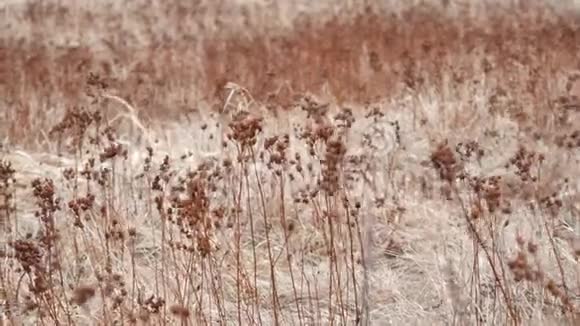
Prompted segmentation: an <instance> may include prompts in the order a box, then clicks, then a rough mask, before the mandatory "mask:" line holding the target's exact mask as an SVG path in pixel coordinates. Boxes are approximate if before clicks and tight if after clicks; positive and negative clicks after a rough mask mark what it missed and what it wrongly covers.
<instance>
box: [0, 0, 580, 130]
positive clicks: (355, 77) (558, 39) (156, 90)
mask: <svg viewBox="0 0 580 326" xmlns="http://www.w3.org/2000/svg"><path fill="white" fill-rule="evenodd" d="M526 5H527V6H526V7H523V6H522V7H521V8H513V11H512V12H510V14H509V15H506V14H504V13H494V10H493V9H488V12H487V13H485V18H478V17H470V16H469V15H468V14H467V13H465V15H463V14H462V15H461V16H459V17H450V16H449V14H445V13H443V12H441V8H434V7H431V6H427V5H425V6H423V7H414V8H412V9H410V10H408V11H405V12H403V13H402V14H401V15H400V17H398V16H395V15H390V14H386V13H379V11H375V12H372V11H370V10H368V11H363V12H361V13H359V14H355V15H350V16H352V17H349V16H347V15H346V14H340V15H338V16H336V17H334V18H330V19H327V20H325V21H323V20H322V19H319V18H317V17H309V16H305V17H303V18H301V19H299V20H298V21H296V23H295V28H294V29H293V30H282V29H279V30H271V29H267V30H258V29H253V30H250V31H249V32H248V30H246V29H245V32H244V33H243V34H242V33H239V32H231V30H235V31H239V30H240V29H239V26H238V27H237V28H225V29H222V30H221V31H218V32H206V33H205V34H204V35H203V36H202V37H203V39H202V38H201V36H200V37H199V38H197V39H194V38H192V37H191V36H189V34H188V33H186V32H185V31H183V32H184V33H183V35H181V36H180V35H179V34H177V35H171V36H168V37H166V38H165V40H164V41H163V42H160V41H159V37H158V35H155V34H154V33H153V32H151V35H147V37H148V38H150V41H149V42H148V44H149V45H147V46H128V45H127V44H124V43H126V42H127V41H126V40H125V41H122V40H118V41H110V40H106V41H103V43H104V44H101V45H100V46H95V45H94V44H81V45H79V46H78V47H49V46H45V45H39V44H40V43H35V42H22V41H20V40H17V39H6V40H4V41H3V42H1V43H0V76H1V78H0V79H1V80H4V81H6V82H4V85H2V87H1V88H0V95H2V97H3V98H5V99H6V102H7V104H8V105H9V106H10V107H11V108H12V109H13V110H14V111H13V113H11V115H12V117H13V119H12V120H13V121H17V125H18V126H19V128H16V127H15V125H10V124H9V127H10V130H9V134H11V135H13V136H22V131H23V128H22V127H23V126H24V127H30V124H29V121H30V119H31V117H33V116H38V114H41V115H42V114H43V112H44V111H46V110H48V109H49V108H51V107H55V106H57V107H61V106H64V107H66V106H69V105H73V104H76V103H78V99H79V97H80V96H81V94H83V91H84V89H83V87H84V86H83V85H84V80H85V78H86V76H87V75H88V74H89V73H90V72H97V73H100V74H101V75H104V76H107V77H108V80H107V82H108V84H109V86H110V87H111V88H112V89H115V90H116V91H118V92H119V94H120V95H121V96H122V97H123V98H126V99H127V100H128V101H129V102H130V103H132V104H134V105H136V107H138V108H140V109H141V110H144V112H146V113H147V114H148V115H150V114H155V115H156V116H157V117H167V118H171V117H172V116H173V117H175V116H177V115H180V114H183V113H184V112H191V111H194V110H196V109H197V103H198V101H199V100H200V99H203V98H205V99H209V100H210V101H212V100H214V99H216V96H218V97H219V96H221V95H222V94H221V93H220V92H219V91H220V90H221V87H222V86H223V85H225V83H226V82H227V81H233V82H235V83H237V84H239V85H243V86H244V87H246V88H247V89H248V90H249V91H250V93H252V94H253V95H254V96H255V97H256V98H258V99H261V100H266V99H268V100H270V102H275V103H276V104H282V105H283V106H285V105H287V104H288V103H289V100H291V99H293V98H294V96H295V95H296V94H300V93H303V92H305V91H308V92H314V93H319V92H322V91H323V90H324V89H327V90H328V91H330V93H331V94H332V95H334V96H336V97H337V98H338V99H339V100H343V101H359V102H360V101H366V100H372V99H375V98H378V97H384V96H388V95H393V94H398V93H400V91H401V90H402V89H404V87H408V88H411V89H421V86H422V85H429V87H432V86H437V87H438V88H443V87H446V85H447V84H449V82H459V83H463V82H468V81H474V82H475V83H477V82H481V81H482V79H483V78H484V77H485V79H486V80H490V81H492V82H494V83H497V85H498V95H497V97H501V94H502V93H505V92H507V90H510V91H515V89H518V90H525V91H526V92H527V93H529V94H530V95H532V96H533V97H534V98H538V97H539V98H545V100H548V97H546V96H545V95H546V92H547V89H548V88H549V87H551V86H550V85H548V83H549V82H550V80H551V79H553V78H554V76H555V75H557V74H558V73H561V72H568V71H570V70H572V69H575V68H577V67H578V60H577V59H576V54H577V52H578V46H579V44H580V33H578V30H577V27H575V25H574V22H575V21H576V20H577V19H576V18H577V17H575V16H574V15H572V14H570V15H567V16H562V15H560V16H558V15H555V14H552V13H550V10H549V9H548V8H546V6H545V5H541V4H538V3H536V1H534V2H533V3H532V4H530V3H527V4H526ZM58 12H59V13H60V14H64V15H69V14H67V13H66V11H64V13H61V11H58ZM186 12H189V11H186ZM49 14H50V12H49ZM192 15H194V14H192ZM181 16H183V15H181ZM181 16H179V17H181ZM187 17H189V16H187ZM187 17H186V18H187ZM181 19H184V18H183V17H181ZM228 31H229V32H228ZM533 58H542V60H533ZM122 70H123V71H126V73H121V71H122ZM515 77H517V78H515ZM325 87H327V88H325ZM31 98H36V99H37V100H36V101H34V102H33V103H34V104H33V103H32V102H31ZM57 103H58V104H57ZM530 104H531V105H533V106H544V105H545V104H546V103H544V102H540V103H538V101H531V103H530ZM514 114H517V113H514ZM522 118H523V119H525V118H526V117H525V115H524V116H523V117H522Z"/></svg>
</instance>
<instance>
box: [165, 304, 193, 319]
mask: <svg viewBox="0 0 580 326" xmlns="http://www.w3.org/2000/svg"><path fill="white" fill-rule="evenodd" d="M169 311H170V312H171V314H173V315H174V316H175V317H177V318H180V319H187V318H189V316H190V315H191V312H190V311H189V309H187V308H186V307H184V306H182V305H172V306H171V307H169Z"/></svg>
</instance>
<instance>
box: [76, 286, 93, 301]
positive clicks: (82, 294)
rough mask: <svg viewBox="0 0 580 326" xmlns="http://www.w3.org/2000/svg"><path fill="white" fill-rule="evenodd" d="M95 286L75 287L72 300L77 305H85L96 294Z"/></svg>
mask: <svg viewBox="0 0 580 326" xmlns="http://www.w3.org/2000/svg"><path fill="white" fill-rule="evenodd" d="M95 292H96V291H95V288H94V287H92V286H87V285H82V286H79V287H77V288H76V289H74V291H73V297H72V302H73V303H74V304H76V305H79V306H80V305H83V304H85V303H87V302H88V301H89V300H90V299H91V298H93V297H94V296H95Z"/></svg>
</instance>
